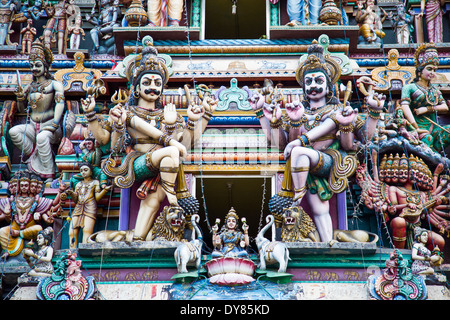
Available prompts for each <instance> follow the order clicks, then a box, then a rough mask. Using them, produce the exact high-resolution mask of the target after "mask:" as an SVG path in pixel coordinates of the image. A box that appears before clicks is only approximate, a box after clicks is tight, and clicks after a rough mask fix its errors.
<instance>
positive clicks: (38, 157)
mask: <svg viewBox="0 0 450 320" xmlns="http://www.w3.org/2000/svg"><path fill="white" fill-rule="evenodd" d="M29 61H30V69H31V73H32V75H33V79H32V82H31V83H30V84H29V85H28V86H26V87H25V88H22V87H21V85H20V81H19V83H18V88H17V91H16V92H15V94H16V96H17V111H18V112H23V113H27V110H29V117H30V119H29V121H28V123H26V124H17V125H13V127H12V128H11V129H10V130H9V135H10V137H11V140H12V142H13V144H14V146H16V147H17V148H18V149H19V150H22V151H23V153H24V155H26V156H28V157H29V159H28V160H27V162H28V168H29V170H31V171H32V172H35V173H37V174H39V175H40V176H41V178H45V179H53V178H54V177H55V171H56V165H55V161H54V159H53V150H52V145H54V144H56V143H58V142H60V141H61V137H62V129H61V122H62V117H63V113H64V110H65V104H64V87H63V85H62V83H60V82H58V81H56V80H54V79H53V76H52V75H51V74H50V72H49V68H50V65H51V63H52V61H53V55H52V53H51V51H50V49H49V48H46V47H44V45H43V44H42V43H41V42H40V41H39V39H38V40H36V41H34V42H33V44H32V46H31V50H30V56H29Z"/></svg>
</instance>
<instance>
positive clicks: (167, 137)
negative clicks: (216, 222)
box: [82, 46, 217, 240]
mask: <svg viewBox="0 0 450 320" xmlns="http://www.w3.org/2000/svg"><path fill="white" fill-rule="evenodd" d="M134 59H135V60H133V61H131V65H130V66H128V67H127V70H128V80H129V81H130V82H131V88H130V92H131V95H130V98H129V100H128V101H127V102H126V104H125V105H122V104H121V103H119V104H117V105H116V106H115V107H113V108H112V109H111V111H110V113H109V119H108V120H107V121H105V122H100V121H97V120H98V118H97V116H96V114H95V111H94V107H95V99H94V97H92V96H88V97H87V99H85V100H82V105H83V110H84V112H85V113H86V118H87V120H88V130H90V131H91V132H92V133H93V136H94V137H95V139H96V140H97V141H98V142H99V143H100V145H105V144H107V143H108V142H110V143H111V149H112V150H113V153H116V152H119V151H120V150H119V147H122V146H125V147H126V155H125V157H124V159H123V161H122V164H121V165H120V166H119V167H116V166H115V161H114V160H113V159H111V158H109V159H107V160H106V161H105V162H104V164H103V166H102V170H103V172H104V173H105V174H106V175H108V176H109V177H111V178H114V183H115V184H116V185H117V186H119V187H120V188H129V187H131V186H132V185H133V184H134V183H135V182H136V183H142V184H141V187H140V188H139V189H138V192H137V196H138V198H139V199H140V200H141V204H140V209H139V212H138V216H137V220H136V227H135V229H134V238H135V239H136V240H144V239H145V238H146V236H147V234H148V232H149V230H150V228H151V227H152V224H153V221H154V219H155V217H156V214H157V212H158V210H159V208H160V204H161V202H162V201H163V200H164V199H165V198H166V197H167V200H168V202H169V204H170V205H171V206H175V207H178V202H177V196H176V192H175V190H174V186H175V181H176V179H177V174H178V168H179V166H180V163H181V160H182V159H183V158H184V156H185V155H186V153H187V148H190V147H191V146H192V145H193V143H194V142H195V141H196V140H197V139H198V137H199V136H200V135H201V134H202V133H203V131H204V130H205V128H206V125H207V123H208V121H209V119H210V117H211V115H212V113H213V112H214V110H215V108H216V104H217V101H216V100H215V99H213V98H212V97H210V96H209V95H208V94H205V96H204V98H203V101H202V104H201V105H200V106H198V105H192V104H190V105H189V107H188V109H187V117H188V121H187V123H185V121H184V119H183V117H182V116H181V115H180V114H178V113H177V111H176V108H175V105H173V104H170V103H169V104H167V105H165V106H164V107H163V106H162V104H161V101H160V97H161V95H162V92H163V87H164V85H165V84H167V82H168V80H169V71H168V68H167V67H166V65H165V61H164V59H163V58H162V57H160V56H158V52H157V50H156V49H155V48H154V47H152V46H148V47H145V48H144V49H143V51H142V53H141V54H139V55H137V56H136V57H134ZM200 119H201V121H199V120H200ZM197 123H199V124H197ZM127 135H129V137H130V139H127V141H129V144H128V145H125V138H126V136H127Z"/></svg>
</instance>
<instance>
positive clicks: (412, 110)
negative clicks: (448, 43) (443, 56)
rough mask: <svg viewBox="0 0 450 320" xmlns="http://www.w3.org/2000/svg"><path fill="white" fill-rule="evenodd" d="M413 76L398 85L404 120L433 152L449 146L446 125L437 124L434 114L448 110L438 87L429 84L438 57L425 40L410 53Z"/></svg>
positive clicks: (449, 126)
mask: <svg viewBox="0 0 450 320" xmlns="http://www.w3.org/2000/svg"><path fill="white" fill-rule="evenodd" d="M414 60H415V65H416V78H414V80H413V82H412V83H410V84H407V85H405V86H404V87H403V88H402V99H401V107H402V109H403V114H404V116H405V118H406V120H408V121H409V123H410V124H411V125H412V126H413V127H414V128H415V129H416V131H417V133H418V134H419V138H420V140H421V141H422V142H424V143H425V144H426V145H427V146H429V147H430V148H431V149H432V150H433V151H435V152H442V151H444V150H445V148H446V147H447V146H448V145H450V125H446V126H441V125H439V124H438V123H437V115H438V114H442V113H446V112H448V110H449V109H448V106H447V103H446V102H445V100H444V98H443V96H442V93H441V91H440V90H439V89H437V88H436V87H434V86H433V85H432V83H431V82H432V80H433V79H434V78H435V77H436V74H435V73H436V70H437V69H438V67H439V56H438V53H437V49H436V47H435V46H434V44H431V43H426V44H423V45H421V46H420V47H418V48H417V50H416V53H415V55H414Z"/></svg>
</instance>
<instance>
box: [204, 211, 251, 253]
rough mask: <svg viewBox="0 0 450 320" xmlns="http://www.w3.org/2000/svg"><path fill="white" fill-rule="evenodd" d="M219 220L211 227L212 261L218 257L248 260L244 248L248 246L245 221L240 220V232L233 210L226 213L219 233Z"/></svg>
mask: <svg viewBox="0 0 450 320" xmlns="http://www.w3.org/2000/svg"><path fill="white" fill-rule="evenodd" d="M219 223H220V219H217V220H216V223H215V225H214V226H213V229H212V231H213V237H212V240H213V245H214V251H213V253H212V254H211V257H212V258H213V259H215V258H219V257H237V258H248V252H247V250H246V247H248V246H249V244H250V240H249V237H248V225H247V223H246V219H245V218H242V231H240V229H239V216H238V215H237V213H236V211H235V210H234V208H231V209H230V211H228V214H227V215H226V216H225V223H224V225H223V226H222V228H221V229H220V232H218V231H219Z"/></svg>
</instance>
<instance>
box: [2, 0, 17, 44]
mask: <svg viewBox="0 0 450 320" xmlns="http://www.w3.org/2000/svg"><path fill="white" fill-rule="evenodd" d="M16 10H17V7H16V5H15V3H14V1H13V0H1V1H0V46H4V45H5V44H8V43H7V42H8V41H9V29H10V27H11V18H12V17H13V14H14V12H15V11H16Z"/></svg>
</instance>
